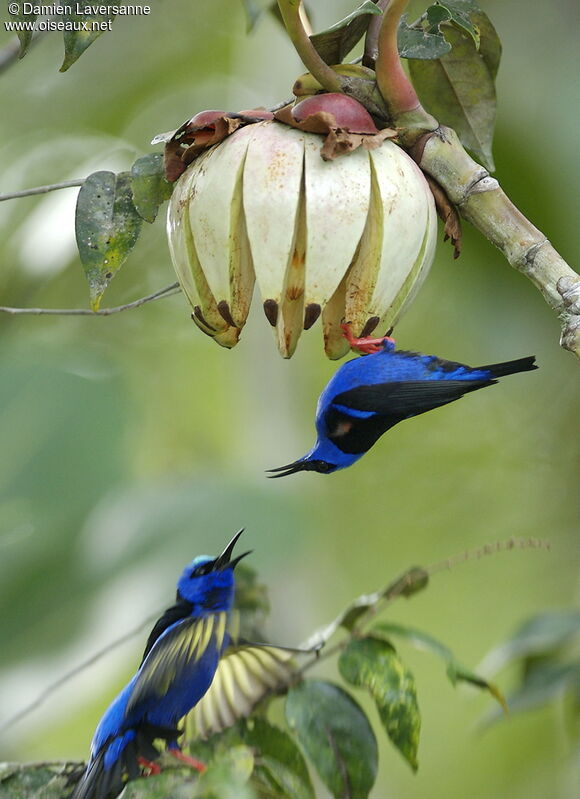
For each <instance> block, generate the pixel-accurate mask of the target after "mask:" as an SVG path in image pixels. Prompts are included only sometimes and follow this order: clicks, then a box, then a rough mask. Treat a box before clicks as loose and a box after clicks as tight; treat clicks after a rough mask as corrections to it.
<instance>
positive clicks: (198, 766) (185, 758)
mask: <svg viewBox="0 0 580 799" xmlns="http://www.w3.org/2000/svg"><path fill="white" fill-rule="evenodd" d="M169 752H170V753H171V754H172V755H173V757H174V758H176V759H177V760H180V761H181V762H182V763H185V764H186V765H188V766H191V768H194V769H195V770H196V771H199V773H200V774H203V772H204V771H205V763H201V762H200V761H199V760H196V759H195V758H194V757H189V755H184V754H183V752H182V751H181V749H169Z"/></svg>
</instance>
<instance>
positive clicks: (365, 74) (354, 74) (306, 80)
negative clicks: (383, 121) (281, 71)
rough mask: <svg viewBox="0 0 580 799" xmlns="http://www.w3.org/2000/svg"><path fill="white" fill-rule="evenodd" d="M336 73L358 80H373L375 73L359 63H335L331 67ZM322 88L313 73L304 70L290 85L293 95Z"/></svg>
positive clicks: (314, 91) (307, 93)
mask: <svg viewBox="0 0 580 799" xmlns="http://www.w3.org/2000/svg"><path fill="white" fill-rule="evenodd" d="M331 69H333V70H334V71H335V72H336V74H337V75H343V76H344V77H345V78H358V79H359V80H368V81H374V80H375V73H374V72H373V70H372V69H369V68H368V67H363V66H362V65H361V64H335V65H334V66H333V67H331ZM323 91H324V88H323V87H322V85H321V84H320V83H319V82H318V81H317V80H316V78H315V77H314V75H311V74H310V72H305V73H304V74H303V75H300V77H299V78H296V82H295V83H294V86H293V87H292V92H293V94H294V95H295V97H304V96H306V95H310V94H318V93H319V92H323Z"/></svg>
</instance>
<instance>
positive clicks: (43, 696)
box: [0, 613, 160, 734]
mask: <svg viewBox="0 0 580 799" xmlns="http://www.w3.org/2000/svg"><path fill="white" fill-rule="evenodd" d="M159 615H160V614H159V613H155V614H152V615H151V616H148V617H147V618H146V619H145V620H144V621H142V622H141V623H140V624H139V625H138V626H137V627H134V628H133V629H132V630H129V632H128V633H124V634H123V635H121V636H120V637H119V638H116V639H115V640H114V641H111V643H110V644H107V646H105V647H103V649H100V650H99V651H98V652H96V653H95V654H94V655H92V656H91V657H90V658H88V659H87V660H84V661H83V662H82V663H79V665H78V666H75V668H74V669H71V670H70V671H67V672H66V674H63V675H62V677H59V679H58V680H56V681H55V682H53V683H51V684H50V685H49V686H48V687H47V688H45V689H44V690H43V691H42V692H41V693H40V694H39V695H38V696H37V697H36V699H34V700H33V701H32V702H30V704H28V705H26V706H25V707H23V708H22V709H21V710H19V711H18V712H17V713H15V714H14V715H13V716H10V717H9V718H8V719H6V720H5V721H3V722H2V724H0V734H1V733H3V732H6V731H7V730H8V729H10V728H11V727H12V725H13V724H15V723H16V722H17V721H20V720H21V719H23V718H24V717H25V716H28V715H29V714H30V713H32V712H33V711H34V710H36V708H37V707H39V706H40V705H42V704H43V703H44V702H46V700H47V699H48V697H49V696H50V695H51V694H53V693H54V692H55V691H57V690H58V689H59V688H60V687H61V686H63V685H64V684H65V683H67V682H68V681H69V680H71V679H72V678H73V677H76V676H77V674H80V673H81V672H83V671H85V669H87V668H88V667H89V666H92V665H93V664H94V663H96V662H97V661H99V660H101V658H103V657H104V656H105V655H107V654H108V653H109V652H111V651H112V650H113V649H116V648H117V647H118V646H121V644H124V643H125V642H126V641H129V640H130V639H131V638H134V637H135V636H136V635H137V634H138V633H140V632H141V630H143V628H144V627H148V626H149V625H150V624H151V622H152V621H154V619H157V618H158V617H159Z"/></svg>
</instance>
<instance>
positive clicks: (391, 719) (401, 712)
mask: <svg viewBox="0 0 580 799" xmlns="http://www.w3.org/2000/svg"><path fill="white" fill-rule="evenodd" d="M338 668H339V670H340V673H341V674H342V676H343V677H344V679H345V680H346V681H347V682H349V683H351V684H352V685H356V686H357V687H359V688H366V689H367V691H368V692H369V693H370V695H371V696H372V698H373V699H374V701H375V703H376V706H377V710H378V711H379V716H380V719H381V722H382V724H383V727H384V728H385V730H386V733H387V735H388V736H389V738H390V739H391V741H392V742H393V744H394V745H395V746H396V747H397V749H398V750H399V751H400V752H401V754H402V755H403V757H404V758H405V760H406V761H407V762H408V763H409V765H410V766H411V768H412V769H413V771H416V770H417V766H418V763H417V750H418V747H419V733H420V730H421V715H420V713H419V705H418V704H417V692H416V690H415V679H414V677H413V675H412V674H411V672H410V671H409V669H408V668H407V667H406V666H405V665H404V664H403V662H402V661H401V659H400V658H399V656H398V655H397V653H396V651H395V649H394V648H393V647H392V646H391V645H390V644H389V643H388V642H387V641H383V640H381V639H380V638H374V637H372V636H368V637H366V638H359V639H352V640H351V641H350V643H349V645H348V646H347V648H346V649H345V650H344V652H343V653H342V654H341V656H340V658H339V661H338Z"/></svg>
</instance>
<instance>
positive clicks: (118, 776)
mask: <svg viewBox="0 0 580 799" xmlns="http://www.w3.org/2000/svg"><path fill="white" fill-rule="evenodd" d="M242 532H243V530H240V531H239V532H238V533H236V535H235V536H234V537H233V538H232V540H231V541H230V543H229V544H228V545H227V547H226V548H225V549H224V551H223V552H222V554H221V555H219V556H218V557H217V558H210V557H206V556H200V557H197V558H195V560H193V561H192V562H191V563H190V564H189V565H188V566H186V568H185V569H184V571H183V574H182V575H181V577H180V578H179V581H178V583H177V597H176V602H175V604H174V605H173V606H172V607H170V608H169V609H168V610H166V611H165V613H164V614H163V615H162V616H161V618H160V619H159V620H158V621H157V623H156V624H155V626H154V627H153V630H152V632H151V634H150V636H149V639H148V641H147V645H146V647H145V652H144V654H143V659H142V661H141V665H140V666H139V670H138V671H137V673H136V674H135V676H134V677H133V679H132V680H131V681H130V683H129V684H128V685H127V686H126V687H125V688H124V689H123V690H122V691H121V693H120V694H119V695H118V696H117V698H116V699H115V700H114V701H113V702H112V704H111V705H110V706H109V708H108V710H107V711H106V712H105V715H104V716H103V718H102V719H101V721H100V722H99V725H98V727H97V729H96V732H95V735H94V738H93V742H92V746H91V757H90V760H89V762H88V765H87V768H86V771H85V772H84V774H83V776H82V777H81V779H80V782H79V783H78V785H77V786H76V788H75V790H74V792H73V794H72V797H71V799H112V797H115V796H117V795H118V794H119V793H120V791H121V790H122V788H123V786H124V784H125V782H126V781H127V780H128V779H134V778H135V777H138V776H139V775H140V765H143V766H145V767H147V768H148V769H149V771H154V770H155V769H154V768H153V767H154V766H155V764H153V763H152V761H154V760H155V759H156V758H157V757H159V754H160V753H159V751H158V750H157V749H156V747H155V746H154V745H153V742H154V740H156V739H164V740H165V741H166V742H167V744H168V748H169V750H170V751H171V752H172V754H175V755H176V756H177V757H179V758H180V759H182V760H185V761H186V762H188V763H189V765H192V766H194V767H198V768H199V769H200V770H201V769H203V765H202V764H199V763H197V761H195V760H193V759H192V758H187V757H186V756H185V755H183V754H182V753H181V750H180V748H179V745H178V743H177V739H178V738H179V736H180V735H181V734H182V731H181V730H180V729H179V728H178V722H179V721H180V719H182V718H183V717H184V716H185V715H186V714H187V713H188V712H189V711H190V710H191V709H192V708H193V707H194V706H195V705H197V704H198V703H199V702H200V700H201V699H202V697H203V696H204V694H205V693H206V692H207V691H208V689H209V687H210V685H211V683H212V680H213V679H214V675H215V673H216V670H217V668H218V663H219V660H220V657H221V655H222V653H223V652H224V649H225V648H226V647H227V645H228V643H229V634H228V614H229V612H230V611H231V608H232V603H233V599H234V568H235V566H236V564H237V563H239V561H240V560H241V559H242V558H243V557H245V556H246V555H248V554H249V552H244V553H243V554H242V555H238V556H237V557H236V558H232V552H233V549H234V546H235V544H236V541H237V540H238V538H239V537H240V535H241V534H242ZM157 769H158V767H157Z"/></svg>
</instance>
